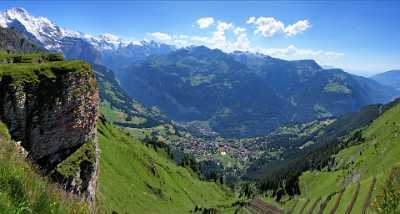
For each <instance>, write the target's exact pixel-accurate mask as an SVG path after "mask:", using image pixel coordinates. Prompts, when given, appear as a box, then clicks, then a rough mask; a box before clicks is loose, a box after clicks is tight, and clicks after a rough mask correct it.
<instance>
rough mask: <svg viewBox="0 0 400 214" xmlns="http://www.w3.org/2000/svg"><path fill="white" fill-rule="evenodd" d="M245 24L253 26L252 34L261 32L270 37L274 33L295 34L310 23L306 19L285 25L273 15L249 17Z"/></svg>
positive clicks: (306, 27)
mask: <svg viewBox="0 0 400 214" xmlns="http://www.w3.org/2000/svg"><path fill="white" fill-rule="evenodd" d="M246 23H247V24H252V25H254V26H255V28H256V29H255V30H254V34H261V35H263V36H265V37H271V36H274V35H275V34H279V33H283V34H286V35H287V36H295V35H297V34H299V33H301V32H303V31H305V30H307V29H308V28H309V27H310V26H311V24H310V22H309V21H308V20H300V21H297V22H296V23H294V24H291V25H289V26H287V27H285V24H284V23H283V22H281V21H279V20H277V19H275V18H274V17H263V16H261V17H258V18H256V17H254V16H252V17H250V18H249V19H248V20H247V21H246Z"/></svg>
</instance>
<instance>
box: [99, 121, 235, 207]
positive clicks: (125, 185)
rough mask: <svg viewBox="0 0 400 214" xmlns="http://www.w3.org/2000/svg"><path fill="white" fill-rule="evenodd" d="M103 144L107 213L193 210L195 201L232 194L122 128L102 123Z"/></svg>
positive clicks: (102, 195)
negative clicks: (199, 176)
mask: <svg viewBox="0 0 400 214" xmlns="http://www.w3.org/2000/svg"><path fill="white" fill-rule="evenodd" d="M98 132H99V136H98V137H99V144H100V148H101V151H102V153H101V160H100V169H101V170H100V177H99V180H98V181H99V183H98V193H97V204H98V206H99V207H98V208H99V209H101V210H102V211H104V212H106V213H110V212H111V211H113V210H115V211H117V212H118V213H188V212H189V211H190V210H193V209H194V208H195V206H196V205H197V206H198V207H216V206H217V205H220V204H227V203H229V202H230V199H231V197H230V196H229V195H228V194H227V192H225V191H224V190H223V189H221V187H219V186H218V185H217V184H215V183H211V182H204V181H200V180H199V179H198V177H197V176H196V175H195V174H193V173H191V172H190V171H189V170H187V169H186V168H183V167H179V166H177V165H176V164H175V163H174V162H173V161H172V160H170V159H169V158H168V157H167V155H166V153H165V152H164V151H162V149H154V148H149V147H147V146H146V145H145V144H143V143H141V142H139V141H138V140H135V139H134V138H132V137H130V136H128V135H127V134H125V133H124V132H123V131H121V130H120V129H119V128H116V127H114V126H112V125H111V124H109V123H107V122H105V120H102V121H100V122H99V123H98Z"/></svg>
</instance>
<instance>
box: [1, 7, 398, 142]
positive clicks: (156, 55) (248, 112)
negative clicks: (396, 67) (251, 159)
mask: <svg viewBox="0 0 400 214" xmlns="http://www.w3.org/2000/svg"><path fill="white" fill-rule="evenodd" d="M0 26H2V27H8V28H11V27H12V28H15V29H16V30H18V31H19V32H21V33H23V34H24V35H25V36H26V37H27V39H29V40H31V41H33V42H34V43H37V44H39V46H41V47H42V48H46V49H48V50H50V51H52V52H62V53H63V54H64V55H65V57H66V58H67V59H83V60H87V61H89V62H91V63H93V64H101V65H104V66H106V67H108V68H112V69H113V70H114V71H116V76H117V77H119V79H120V82H121V86H122V88H123V89H125V90H126V91H127V92H128V94H129V95H131V96H132V97H133V98H135V99H137V100H138V101H140V102H142V103H143V104H145V105H146V106H156V107H158V108H159V109H160V110H161V111H162V112H165V113H166V114H167V116H169V117H170V118H171V119H173V120H176V121H179V122H192V121H201V123H192V124H203V125H205V126H207V129H210V130H212V131H216V132H218V133H219V134H221V135H224V136H232V137H241V136H253V135H264V134H266V133H268V132H270V131H271V130H273V129H274V128H276V127H278V126H280V125H282V124H285V123H288V122H305V121H310V120H313V119H317V118H324V117H330V116H336V115H340V114H342V113H344V112H351V111H357V110H358V109H359V108H360V107H362V106H364V105H367V104H371V103H384V102H388V101H390V100H392V99H393V98H394V97H396V96H397V95H398V94H399V91H398V90H395V89H394V88H393V87H396V84H397V83H391V84H389V83H385V82H382V81H380V80H379V79H377V78H375V77H374V79H375V80H378V81H379V82H380V83H379V82H377V81H375V80H373V79H368V78H364V77H359V76H355V75H351V74H349V73H346V72H344V71H343V70H341V69H336V68H335V69H333V68H332V69H324V68H323V67H321V66H320V65H318V64H317V63H316V62H315V61H314V60H297V61H287V60H282V59H277V58H272V57H270V56H266V55H262V54H257V53H250V52H238V51H236V52H233V53H225V52H222V51H220V50H218V49H209V48H207V47H203V46H200V47H188V48H182V49H178V48H176V47H174V46H171V45H167V44H161V43H157V42H153V41H151V42H147V41H125V40H123V39H120V38H118V37H116V36H114V35H111V34H105V35H100V36H92V35H89V34H83V33H80V32H77V31H71V30H68V29H65V28H62V27H59V26H58V25H56V24H55V23H53V22H51V21H50V20H48V19H47V18H44V17H36V16H33V15H31V14H30V13H29V12H27V11H26V10H24V9H20V8H13V9H9V10H7V11H4V12H1V13H0ZM101 70H107V68H102V69H101ZM389 79H390V78H389ZM386 82H387V81H386ZM385 84H386V85H385ZM129 105H130V106H129V107H128V108H130V107H131V104H129ZM195 128H196V127H195Z"/></svg>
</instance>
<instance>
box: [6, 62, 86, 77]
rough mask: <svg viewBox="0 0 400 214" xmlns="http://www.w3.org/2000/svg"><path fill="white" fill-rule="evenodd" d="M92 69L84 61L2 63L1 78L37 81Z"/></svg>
mask: <svg viewBox="0 0 400 214" xmlns="http://www.w3.org/2000/svg"><path fill="white" fill-rule="evenodd" d="M89 71H91V67H90V64H88V63H86V62H84V61H78V60H77V61H61V62H49V63H43V64H2V65H0V80H1V79H4V78H6V77H9V78H11V79H12V80H14V81H23V82H37V81H39V80H40V79H43V78H45V79H54V78H56V77H57V75H59V74H63V73H67V72H75V73H83V72H89Z"/></svg>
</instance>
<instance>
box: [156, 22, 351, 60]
mask: <svg viewBox="0 0 400 214" xmlns="http://www.w3.org/2000/svg"><path fill="white" fill-rule="evenodd" d="M246 23H250V24H253V25H255V26H256V29H255V33H256V34H261V35H263V36H272V35H275V34H276V33H282V34H286V35H288V36H294V35H297V34H299V33H301V32H303V31H305V30H307V28H309V27H310V22H309V21H308V20H300V21H297V22H295V23H294V24H292V25H289V26H287V27H285V25H284V24H283V23H282V22H281V21H279V20H276V19H275V18H272V17H259V18H256V17H250V18H249V19H248V20H247V21H246ZM214 29H215V30H214V31H213V32H212V33H211V35H210V36H199V35H193V36H188V35H168V34H166V33H161V32H155V33H149V34H148V35H149V36H151V37H153V38H155V39H156V40H157V41H160V42H163V43H166V44H170V45H175V46H177V47H179V48H181V47H188V46H193V45H194V46H198V45H204V46H207V47H209V48H218V49H221V50H222V51H225V52H233V51H236V50H239V51H250V52H253V53H261V54H265V55H269V56H272V57H276V58H282V59H286V60H297V59H315V60H317V61H318V62H319V63H323V64H332V63H334V62H337V61H338V60H339V59H341V58H342V57H343V56H344V54H343V53H339V52H333V51H322V50H314V49H302V48H298V47H296V46H295V45H289V46H288V47H284V48H266V47H260V46H254V45H252V43H251V41H250V39H249V38H248V35H247V29H246V28H243V27H239V26H235V25H234V24H233V23H229V22H223V21H218V23H217V24H216V25H215V28H214Z"/></svg>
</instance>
